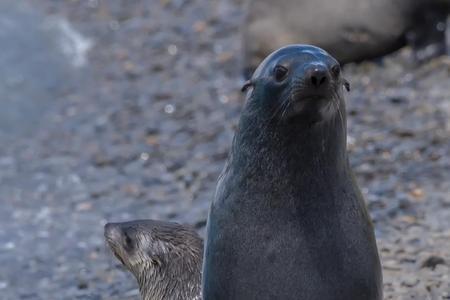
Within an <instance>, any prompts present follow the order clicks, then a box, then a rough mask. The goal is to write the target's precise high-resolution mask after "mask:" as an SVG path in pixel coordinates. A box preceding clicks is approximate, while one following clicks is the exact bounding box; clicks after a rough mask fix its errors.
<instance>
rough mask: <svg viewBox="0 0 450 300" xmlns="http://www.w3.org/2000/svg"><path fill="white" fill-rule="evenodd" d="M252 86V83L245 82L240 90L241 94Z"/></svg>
mask: <svg viewBox="0 0 450 300" xmlns="http://www.w3.org/2000/svg"><path fill="white" fill-rule="evenodd" d="M251 86H253V82H252V81H251V80H247V81H246V82H245V83H244V85H243V86H242V88H241V92H245V91H247V89H248V88H249V87H251Z"/></svg>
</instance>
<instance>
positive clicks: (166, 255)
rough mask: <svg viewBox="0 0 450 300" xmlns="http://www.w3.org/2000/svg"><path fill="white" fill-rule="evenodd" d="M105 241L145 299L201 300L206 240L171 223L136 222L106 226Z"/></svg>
mask: <svg viewBox="0 0 450 300" xmlns="http://www.w3.org/2000/svg"><path fill="white" fill-rule="evenodd" d="M104 229H105V233H104V234H105V239H106V242H107V244H108V246H109V247H110V248H111V250H112V251H113V253H114V255H115V256H116V257H117V259H118V260H119V261H120V262H121V263H122V264H123V265H124V266H125V267H126V268H127V269H128V270H129V271H130V272H131V273H132V274H133V275H134V276H135V277H136V279H137V281H138V284H139V290H140V293H141V296H142V299H143V300H163V299H164V300H200V299H201V296H200V291H201V288H200V282H201V265H202V255H203V241H202V239H201V238H200V236H199V235H198V234H197V233H196V232H195V231H194V229H192V228H190V227H187V226H183V225H180V224H177V223H172V222H163V221H155V220H136V221H131V222H123V223H108V224H106V225H105V228H104Z"/></svg>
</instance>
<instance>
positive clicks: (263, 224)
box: [202, 45, 382, 300]
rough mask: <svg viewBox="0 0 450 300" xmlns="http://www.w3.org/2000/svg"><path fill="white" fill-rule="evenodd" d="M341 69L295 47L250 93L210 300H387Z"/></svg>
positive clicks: (221, 206) (265, 69)
mask: <svg viewBox="0 0 450 300" xmlns="http://www.w3.org/2000/svg"><path fill="white" fill-rule="evenodd" d="M343 87H347V88H349V86H348V83H347V82H346V81H345V80H344V79H343V77H342V76H341V74H340V66H339V64H338V62H337V61H336V60H335V59H334V58H333V57H331V56H330V55H329V54H328V53H327V52H325V51H324V50H322V49H320V48H317V47H314V46H309V45H290V46H287V47H284V48H282V49H279V50H277V51H275V52H274V53H272V54H271V55H270V56H268V57H267V58H266V59H265V60H264V61H263V62H262V63H261V65H260V66H259V67H258V68H257V70H256V71H255V73H254V74H253V77H252V78H251V80H250V81H249V82H248V83H247V84H246V85H245V86H244V90H245V89H248V88H252V91H251V92H249V93H248V95H247V100H246V103H245V105H244V108H243V111H242V114H241V117H240V120H239V125H238V129H237V132H236V135H235V137H234V140H233V144H232V148H231V151H230V155H229V158H228V161H227V163H226V165H225V168H224V170H223V173H222V174H221V176H220V178H219V182H218V186H217V190H216V195H215V199H214V201H213V203H212V205H211V208H210V212H209V217H208V225H207V240H206V247H205V256H204V264H203V280H202V291H203V297H204V299H205V300H212V299H214V300H219V299H233V300H240V299H242V300H249V299H259V300H261V299H284V300H286V299H305V300H349V299H351V300H380V299H382V275H381V267H380V260H379V257H378V251H377V246H376V241H375V237H374V231H373V227H372V223H371V220H370V217H369V215H368V213H367V210H366V207H365V204H364V199H363V197H362V195H361V193H360V190H359V188H358V186H357V184H356V182H355V179H354V177H353V175H352V171H351V169H350V167H349V163H348V158H347V151H346V119H345V103H344V96H343Z"/></svg>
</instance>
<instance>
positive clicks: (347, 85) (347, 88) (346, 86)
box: [344, 79, 350, 92]
mask: <svg viewBox="0 0 450 300" xmlns="http://www.w3.org/2000/svg"><path fill="white" fill-rule="evenodd" d="M344 87H345V89H346V90H347V92H350V82H348V80H347V79H344Z"/></svg>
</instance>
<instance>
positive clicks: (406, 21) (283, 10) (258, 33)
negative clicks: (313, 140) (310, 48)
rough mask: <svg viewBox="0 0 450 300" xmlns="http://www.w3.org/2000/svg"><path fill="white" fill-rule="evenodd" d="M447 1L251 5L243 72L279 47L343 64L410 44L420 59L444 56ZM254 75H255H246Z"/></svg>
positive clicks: (255, 0) (282, 0)
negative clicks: (321, 52)
mask: <svg viewBox="0 0 450 300" xmlns="http://www.w3.org/2000/svg"><path fill="white" fill-rule="evenodd" d="M449 11H450V1H448V0H398V1H392V0H376V1H372V0H332V1H331V0H314V1H311V0H279V1H271V0H250V2H249V5H248V9H247V15H246V20H245V24H244V27H243V50H244V68H245V69H246V70H247V73H248V72H249V70H254V69H255V67H256V66H257V65H258V64H259V63H260V62H261V60H262V59H263V58H264V57H265V56H266V55H268V54H269V53H271V52H272V51H274V50H276V49H277V48H279V47H281V46H283V45H287V44H293V43H306V44H313V45H317V46H319V47H321V48H323V49H325V50H326V51H328V52H329V53H330V54H331V55H332V56H334V57H335V58H336V59H337V60H338V61H339V62H340V63H341V64H342V63H348V62H359V61H362V60H367V59H373V58H377V57H381V56H383V55H385V54H388V53H391V52H393V51H395V50H397V49H399V48H401V47H403V46H404V45H406V44H411V45H412V46H413V48H415V49H416V51H415V53H416V58H417V59H418V60H419V61H420V60H426V59H428V58H431V57H435V56H438V55H442V54H445V52H446V41H445V27H446V19H447V15H448V14H449ZM248 75H251V73H248Z"/></svg>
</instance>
